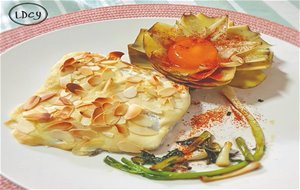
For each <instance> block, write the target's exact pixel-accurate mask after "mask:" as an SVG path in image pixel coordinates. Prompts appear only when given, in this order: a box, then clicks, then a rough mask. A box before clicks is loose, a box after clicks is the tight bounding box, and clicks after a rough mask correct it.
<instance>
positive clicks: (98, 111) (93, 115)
mask: <svg viewBox="0 0 300 190" xmlns="http://www.w3.org/2000/svg"><path fill="white" fill-rule="evenodd" d="M103 112H104V110H103V108H102V107H97V108H95V110H94V112H93V114H92V119H95V118H96V117H98V116H99V115H102V114H103Z"/></svg>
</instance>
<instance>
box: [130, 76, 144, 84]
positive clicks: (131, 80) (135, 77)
mask: <svg viewBox="0 0 300 190" xmlns="http://www.w3.org/2000/svg"><path fill="white" fill-rule="evenodd" d="M126 80H127V82H132V83H139V82H141V81H142V80H143V79H142V78H141V77H139V76H133V77H128V78H127V79H126Z"/></svg>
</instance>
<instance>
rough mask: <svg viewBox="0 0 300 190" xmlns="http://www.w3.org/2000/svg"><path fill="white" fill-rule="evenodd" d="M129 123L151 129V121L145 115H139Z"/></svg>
mask: <svg viewBox="0 0 300 190" xmlns="http://www.w3.org/2000/svg"><path fill="white" fill-rule="evenodd" d="M130 121H131V122H133V123H135V124H137V125H140V126H143V127H151V126H152V125H153V121H152V120H151V119H150V117H149V116H147V115H145V114H140V115H139V116H137V117H135V118H134V119H132V120H130Z"/></svg>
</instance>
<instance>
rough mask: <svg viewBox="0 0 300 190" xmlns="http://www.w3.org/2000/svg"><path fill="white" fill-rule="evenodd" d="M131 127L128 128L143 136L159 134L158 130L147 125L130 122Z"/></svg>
mask: <svg viewBox="0 0 300 190" xmlns="http://www.w3.org/2000/svg"><path fill="white" fill-rule="evenodd" d="M128 125H129V127H128V130H129V131H130V132H131V133H134V134H136V135H141V136H153V135H157V134H158V132H157V131H154V130H152V129H149V128H147V127H140V126H138V125H134V126H132V125H130V124H128Z"/></svg>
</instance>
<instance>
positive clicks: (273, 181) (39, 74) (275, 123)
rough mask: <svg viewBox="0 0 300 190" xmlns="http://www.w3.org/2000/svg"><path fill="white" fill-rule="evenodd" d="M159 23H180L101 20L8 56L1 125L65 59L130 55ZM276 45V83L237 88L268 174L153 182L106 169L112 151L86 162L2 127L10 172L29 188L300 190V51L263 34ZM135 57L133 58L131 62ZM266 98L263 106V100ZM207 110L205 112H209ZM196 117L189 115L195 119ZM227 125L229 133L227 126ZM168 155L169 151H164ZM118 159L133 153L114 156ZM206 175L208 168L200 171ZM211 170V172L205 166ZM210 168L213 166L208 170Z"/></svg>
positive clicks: (221, 135)
mask: <svg viewBox="0 0 300 190" xmlns="http://www.w3.org/2000/svg"><path fill="white" fill-rule="evenodd" d="M157 21H162V22H169V23H174V21H175V20H174V19H162V18H157V19H154V18H151V19H123V20H113V21H105V22H95V23H90V24H85V25H79V26H75V27H70V28H66V29H62V30H58V31H55V32H51V33H48V34H45V35H42V36H39V37H36V38H33V39H31V40H29V41H26V42H24V43H22V44H20V45H17V46H15V47H14V48H11V49H10V50H8V51H6V52H5V53H4V54H2V57H1V81H2V82H1V90H2V92H1V100H2V104H1V119H2V123H3V121H5V120H7V119H8V115H9V113H10V111H12V110H13V108H14V107H15V106H16V105H17V104H20V103H22V102H24V101H25V100H26V99H27V98H28V97H29V96H30V95H32V94H33V93H34V92H35V91H36V90H37V89H38V88H39V87H40V86H41V85H42V83H43V81H44V80H45V79H46V76H47V74H48V72H49V70H50V68H51V66H52V65H53V64H54V63H56V61H57V60H58V59H60V58H61V57H62V56H63V55H64V54H67V53H70V52H74V51H91V52H97V53H101V54H107V53H108V52H110V51H116V50H117V51H123V52H127V49H126V48H127V44H129V43H132V42H133V41H134V39H135V36H136V35H137V33H138V31H139V29H140V28H142V27H145V28H148V27H150V26H151V25H152V24H153V23H155V22H157ZM263 38H264V39H265V40H266V41H268V42H269V43H271V44H272V45H273V47H272V50H273V51H274V54H275V58H274V65H273V67H272V68H271V69H269V70H268V74H269V76H268V78H267V79H266V81H264V82H263V84H261V85H260V86H259V87H256V88H254V89H249V90H237V93H238V96H239V97H240V98H241V99H242V100H244V102H245V104H247V106H248V108H249V109H250V111H251V112H253V113H259V114H261V115H262V116H263V117H262V119H261V120H260V122H261V124H262V126H263V128H264V130H265V134H266V139H267V153H266V155H265V157H264V158H263V160H262V164H263V168H262V169H260V170H258V171H255V172H253V173H250V174H247V175H244V176H240V177H235V178H232V179H229V180H223V181H218V182H213V183H202V182H201V181H200V180H177V181H153V180H148V179H146V178H143V177H140V176H136V175H131V174H128V173H124V172H122V171H119V170H116V169H114V168H111V167H109V166H107V165H105V164H104V163H103V158H104V157H105V156H106V155H107V154H108V153H106V152H104V153H102V154H100V155H98V156H95V157H79V156H75V155H73V154H71V153H70V152H66V151H62V150H58V149H55V148H47V147H30V146H25V145H21V144H19V143H17V142H16V140H15V139H14V138H13V137H12V136H11V134H10V129H9V128H7V127H5V126H4V125H3V124H2V126H1V149H2V150H1V154H2V157H1V159H2V160H1V163H2V173H3V175H4V176H5V177H7V178H8V179H10V180H12V181H14V182H15V183H17V184H19V185H21V186H23V187H26V188H30V189H31V188H171V189H175V188H185V189H186V188H195V189H196V188H197V189H202V188H297V187H298V185H299V182H298V178H299V171H298V168H299V163H298V161H299V157H298V155H299V154H298V153H299V152H298V151H299V136H298V135H299V118H298V115H299V110H298V105H299V94H298V93H299V62H298V60H299V51H298V48H297V47H296V46H293V45H291V44H289V43H287V42H285V41H282V40H279V39H276V38H273V37H270V36H267V35H263ZM126 59H128V57H127V56H125V60H126ZM192 96H193V99H196V100H201V101H202V103H201V104H199V105H198V106H192V107H191V110H190V112H191V114H197V113H199V112H201V111H202V112H203V110H204V107H206V108H207V107H215V106H217V105H219V104H225V102H224V99H223V98H222V97H221V96H220V95H219V94H218V92H217V91H216V90H209V91H208V90H196V91H193V92H192ZM259 98H261V99H264V100H265V101H264V102H263V103H258V102H257V99H259ZM206 108H205V109H206ZM191 114H190V115H186V116H185V119H186V120H188V119H189V117H191ZM227 125H228V124H226V123H224V124H222V126H216V127H214V128H212V129H211V130H212V131H213V134H214V135H216V139H217V140H220V141H221V142H222V141H224V140H232V139H234V137H237V135H242V136H245V137H246V138H247V139H248V141H249V142H250V143H252V144H253V140H252V139H251V132H250V130H249V129H240V128H239V129H238V128H234V130H233V128H232V127H231V128H230V127H227ZM226 127H227V128H226ZM181 129H184V130H187V129H188V126H185V125H184V124H183V123H179V124H178V125H177V126H176V128H175V130H174V131H173V132H172V133H171V134H170V135H169V136H168V138H167V139H166V140H167V142H168V143H171V142H172V141H174V139H175V138H174V137H175V136H176V134H177V132H178V131H179V130H181ZM163 150H166V146H165V145H163V146H162V148H161V149H160V150H158V152H163ZM110 155H112V156H113V157H115V158H118V159H119V158H121V157H122V156H127V155H118V154H110ZM200 169H201V168H200ZM202 169H203V168H202ZM204 169H207V168H204Z"/></svg>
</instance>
